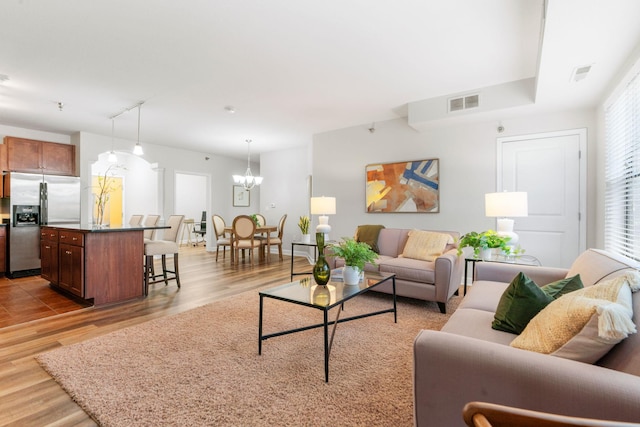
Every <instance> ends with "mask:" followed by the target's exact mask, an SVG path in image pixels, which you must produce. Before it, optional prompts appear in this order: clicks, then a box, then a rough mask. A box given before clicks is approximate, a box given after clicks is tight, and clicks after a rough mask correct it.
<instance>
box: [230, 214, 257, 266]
mask: <svg viewBox="0 0 640 427" xmlns="http://www.w3.org/2000/svg"><path fill="white" fill-rule="evenodd" d="M232 230H233V251H234V260H235V263H236V264H237V263H238V262H239V256H238V255H239V252H240V250H241V249H242V250H243V251H244V250H246V249H248V250H249V257H250V258H251V265H253V262H254V258H255V253H254V249H256V248H258V249H261V246H262V243H261V241H260V240H258V239H256V237H255V234H256V223H255V222H253V220H252V219H251V217H250V216H248V215H239V216H237V217H235V218H234V219H233V225H232Z"/></svg>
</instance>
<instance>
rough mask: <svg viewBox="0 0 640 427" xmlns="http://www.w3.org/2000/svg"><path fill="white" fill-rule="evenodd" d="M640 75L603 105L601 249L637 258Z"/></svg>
mask: <svg viewBox="0 0 640 427" xmlns="http://www.w3.org/2000/svg"><path fill="white" fill-rule="evenodd" d="M639 76H640V74H636V75H635V77H633V78H632V79H631V81H630V82H629V83H628V84H627V86H626V87H625V88H624V89H623V90H622V92H621V93H620V95H619V96H618V98H617V99H616V100H615V101H614V102H613V103H612V104H611V105H609V106H608V107H607V108H606V111H605V128H606V144H607V146H606V160H605V162H606V163H605V180H606V187H605V225H604V226H605V230H604V231H605V249H607V250H610V251H612V252H616V253H619V254H622V255H625V256H627V257H629V258H632V259H635V260H637V261H640V77H639Z"/></svg>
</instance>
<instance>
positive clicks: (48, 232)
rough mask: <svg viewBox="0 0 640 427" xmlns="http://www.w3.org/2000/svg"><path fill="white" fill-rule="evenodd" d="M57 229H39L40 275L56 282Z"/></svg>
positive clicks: (57, 257) (57, 256)
mask: <svg viewBox="0 0 640 427" xmlns="http://www.w3.org/2000/svg"><path fill="white" fill-rule="evenodd" d="M58 259H59V254H58V230H54V229H50V228H43V229H42V230H40V275H41V276H42V278H43V279H45V280H48V281H49V282H51V283H58V265H59V263H58Z"/></svg>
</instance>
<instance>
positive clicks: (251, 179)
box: [233, 139, 262, 190]
mask: <svg viewBox="0 0 640 427" xmlns="http://www.w3.org/2000/svg"><path fill="white" fill-rule="evenodd" d="M246 141H247V171H246V172H245V173H244V176H243V175H233V182H235V183H236V184H240V185H242V186H243V187H244V189H245V190H251V189H252V188H253V187H255V186H256V185H260V184H262V177H261V176H253V174H252V173H251V150H250V144H251V140H250V139H247V140H246Z"/></svg>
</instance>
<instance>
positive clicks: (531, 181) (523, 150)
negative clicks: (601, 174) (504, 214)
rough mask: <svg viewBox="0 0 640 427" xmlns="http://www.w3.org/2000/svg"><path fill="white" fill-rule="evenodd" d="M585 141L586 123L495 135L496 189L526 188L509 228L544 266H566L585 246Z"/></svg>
mask: <svg viewBox="0 0 640 427" xmlns="http://www.w3.org/2000/svg"><path fill="white" fill-rule="evenodd" d="M585 147H586V130H585V129H577V130H571V131H562V132H550V133H544V134H535V135H526V136H520V137H512V138H499V139H498V179H497V184H498V189H497V190H498V191H526V192H527V193H528V201H529V202H528V203H529V216H528V217H521V218H513V219H514V220H515V225H514V231H515V232H516V233H518V236H519V237H520V242H519V244H520V246H521V247H522V249H524V250H525V251H526V252H525V254H526V255H532V256H534V257H536V258H538V259H539V260H540V262H541V263H542V265H544V266H549V267H565V268H567V267H569V266H570V265H571V263H572V262H573V260H575V258H576V257H577V256H578V255H579V254H580V253H581V252H582V251H584V250H585V245H586V244H585V238H586V218H585V212H586V190H585V189H586V179H585V171H586V166H585V165H586V159H585V157H586V149H585ZM581 153H582V155H581Z"/></svg>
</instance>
